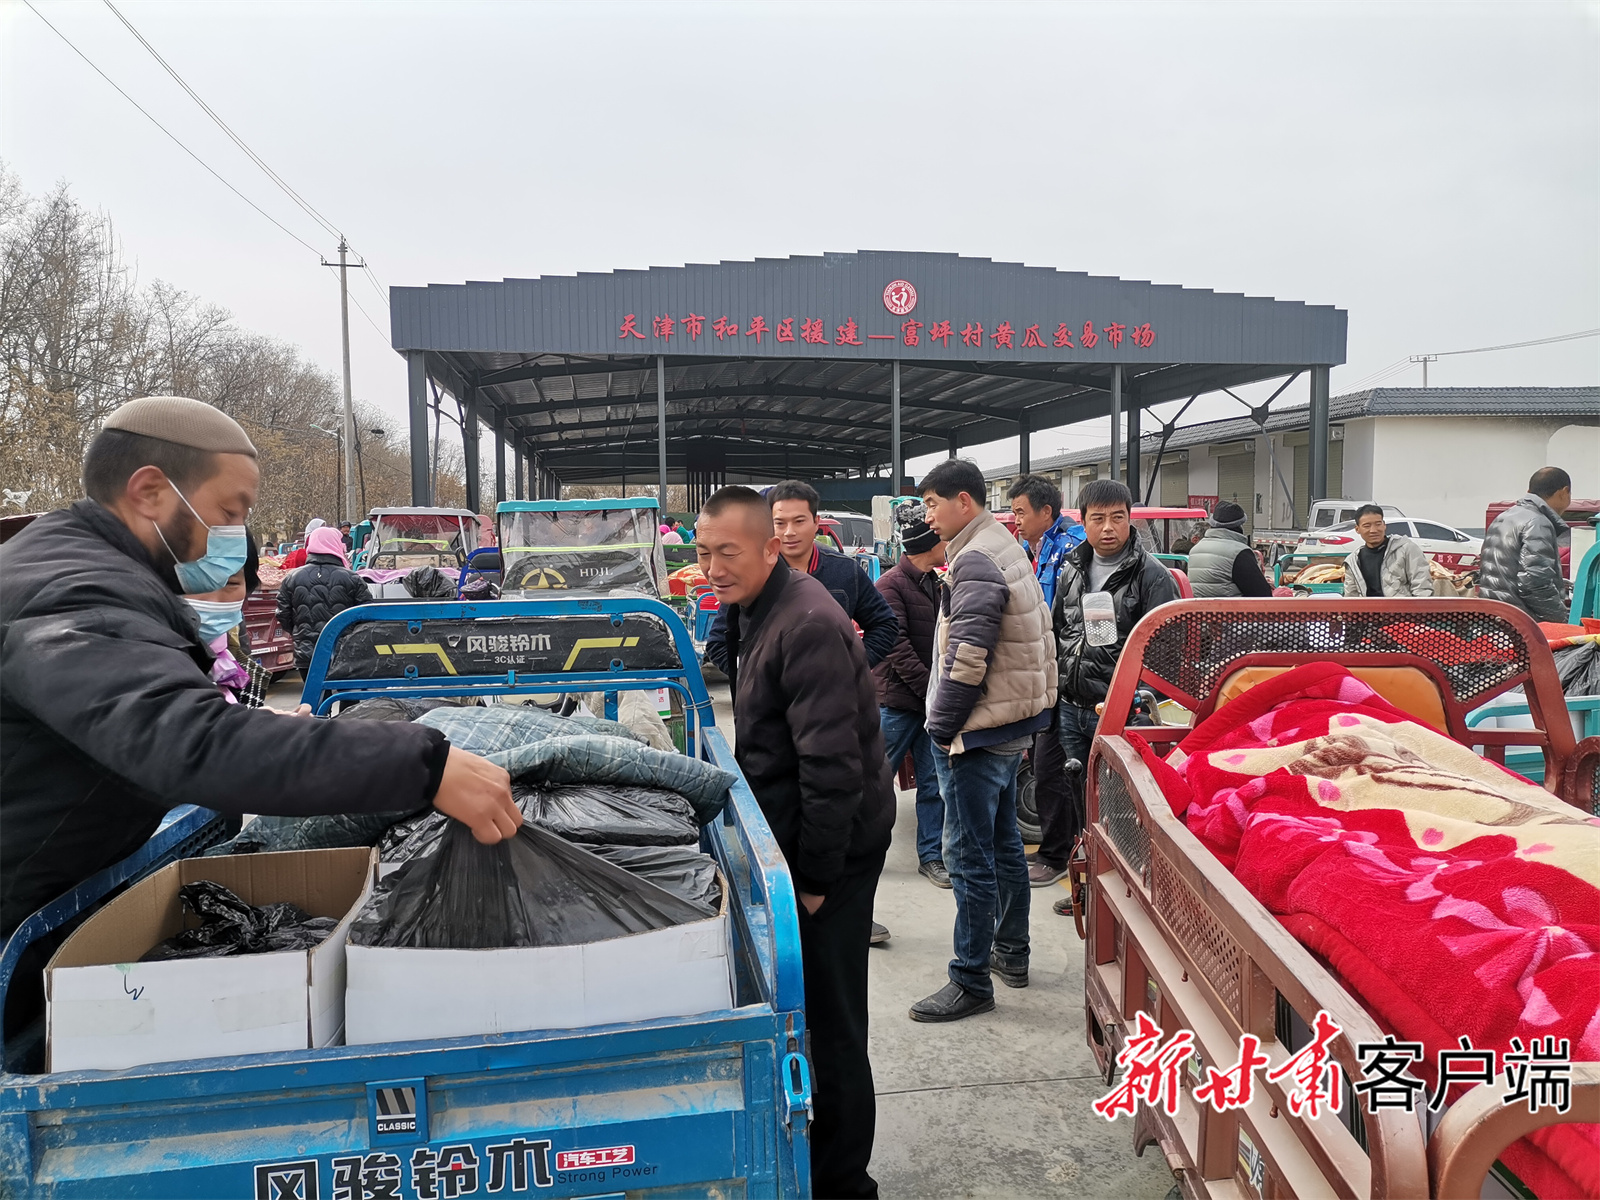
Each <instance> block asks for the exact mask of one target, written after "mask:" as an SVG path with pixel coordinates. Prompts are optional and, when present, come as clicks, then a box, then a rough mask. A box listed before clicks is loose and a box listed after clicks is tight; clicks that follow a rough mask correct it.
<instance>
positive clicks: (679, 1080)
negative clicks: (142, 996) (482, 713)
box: [0, 598, 811, 1200]
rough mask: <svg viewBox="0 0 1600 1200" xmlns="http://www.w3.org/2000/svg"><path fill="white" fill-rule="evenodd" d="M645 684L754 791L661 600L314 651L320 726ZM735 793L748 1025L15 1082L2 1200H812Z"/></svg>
mask: <svg viewBox="0 0 1600 1200" xmlns="http://www.w3.org/2000/svg"><path fill="white" fill-rule="evenodd" d="M636 689H643V690H651V691H657V690H660V689H670V690H672V691H675V692H677V693H678V694H679V695H680V696H681V697H682V698H683V701H684V708H685V711H686V715H687V718H688V728H687V739H686V744H687V746H688V752H689V753H691V754H694V755H696V756H699V757H701V758H704V759H706V760H708V761H710V762H713V763H715V764H716V765H718V766H721V767H723V768H725V769H726V770H728V771H730V772H732V773H733V774H734V775H735V776H739V771H738V766H737V764H736V763H735V761H734V757H733V752H732V749H731V747H730V746H729V743H728V741H727V739H726V738H725V737H724V736H723V734H722V732H721V731H720V730H718V729H717V728H716V727H715V724H714V719H713V715H712V709H711V702H710V698H709V696H708V695H707V693H706V689H705V683H704V681H703V679H702V678H701V675H700V671H699V668H698V665H697V664H696V660H695V656H694V652H693V648H692V646H691V645H690V642H689V637H688V633H687V631H686V630H685V629H684V627H683V624H682V622H681V621H680V620H679V619H678V618H677V617H676V616H675V615H674V614H673V613H672V611H671V610H670V609H669V608H668V607H667V606H666V605H664V604H661V603H660V602H658V601H654V600H649V599H642V598H616V599H606V598H589V599H579V598H571V599H563V600H548V601H545V600H540V601H497V602H492V603H488V604H482V605H474V604H467V603H455V602H444V603H440V602H434V603H419V604H384V605H369V606H362V607H359V608H354V609H349V610H346V611H345V612H343V613H340V614H339V615H338V616H336V617H335V618H334V619H333V620H332V621H331V622H330V623H329V626H328V628H327V630H326V631H325V632H324V634H323V636H322V638H321V640H320V641H319V643H318V649H317V653H316V655H315V658H314V660H313V663H312V666H311V669H310V672H309V677H308V679H307V681H306V687H305V692H304V695H303V699H304V700H305V701H306V702H307V703H310V704H311V705H312V706H313V708H314V709H315V710H316V712H317V713H318V714H319V716H320V715H326V714H328V713H329V712H330V711H331V710H332V708H333V706H334V705H335V704H336V703H338V702H341V701H352V700H357V699H361V698H364V697H378V696H388V697H457V698H460V697H492V696H508V695H516V696H530V695H547V694H551V693H570V692H602V693H604V694H606V696H607V703H606V708H607V709H608V710H611V711H612V712H614V711H615V697H616V694H617V693H618V692H620V691H626V690H636ZM731 793H732V794H731V798H730V800H729V802H728V804H727V807H726V809H725V810H724V811H723V813H722V815H720V816H719V817H717V818H716V819H715V820H713V821H712V823H711V824H709V825H707V826H706V827H705V828H704V830H703V831H702V848H703V849H705V850H706V851H707V852H709V853H710V854H712V856H713V857H714V858H715V860H716V862H717V865H718V868H719V870H720V871H721V873H722V876H723V878H724V879H725V880H726V883H727V897H726V905H727V910H728V915H729V918H730V920H729V925H730V931H731V941H732V946H731V951H732V965H733V976H734V979H733V988H734V1004H733V1007H731V1008H726V1009H722V1010H720V1011H714V1012H707V1013H700V1014H697V1015H693V1016H686V1017H674V1018H665V1019H659V1020H651V1021H637V1022H626V1023H621V1024H612V1025H604V1026H591V1027H587V1028H580V1029H554V1030H544V1031H533V1032H526V1033H516V1032H508V1033H503V1034H498V1035H493V1036H478V1037H457V1038H448V1039H434V1040H427V1041H409V1042H390V1043H385V1044H374V1045H362V1046H342V1045H341V1046H331V1047H328V1048H325V1049H320V1050H307V1051H290V1052H277V1053H267V1054H250V1055H241V1056H236V1057H229V1058H213V1059H199V1060H187V1061H179V1062H165V1063H157V1064H152V1065H148V1066H141V1067H134V1068H129V1069H126V1070H120V1071H80V1072H70V1073H67V1072H63V1073H57V1074H22V1073H15V1072H13V1073H7V1074H4V1075H0V1194H4V1195H7V1196H19V1197H20V1196H49V1197H77V1196H83V1197H101V1196H106V1195H110V1194H116V1195H119V1196H150V1197H158V1196H159V1197H184V1196H195V1197H202V1196H203V1197H221V1196H238V1197H259V1198H264V1200H329V1198H335V1200H361V1198H363V1197H376V1196H395V1197H405V1198H407V1200H412V1198H415V1200H437V1198H439V1197H450V1198H452V1200H454V1198H455V1197H460V1196H467V1195H482V1194H488V1193H501V1194H514V1193H523V1192H525V1193H529V1194H533V1195H539V1196H552V1197H557V1196H612V1195H622V1194H624V1193H625V1194H627V1195H630V1196H635V1195H656V1194H661V1195H667V1194H670V1195H674V1196H681V1195H707V1196H710V1195H715V1196H743V1195H750V1196H758V1195H759V1196H767V1195H773V1196H800V1195H805V1194H808V1193H809V1190H810V1158H809V1148H808V1125H809V1119H810V1106H811V1099H810V1091H811V1089H810V1075H809V1068H808V1066H807V1063H806V1059H805V1056H804V1052H803V1045H804V1034H805V1025H804V1011H803V996H804V990H803V984H802V978H801V966H800V945H799V931H798V925H797V923H796V916H795V895H794V887H793V884H792V882H791V879H790V876H789V873H788V870H787V868H786V866H785V864H784V861H783V857H782V855H781V853H780V852H779V850H778V847H777V845H776V843H775V842H774V840H773V838H772V835H771V832H770V830H769V829H768V827H767V825H766V822H765V820H764V819H763V817H762V815H761V812H760V809H759V807H758V806H757V804H756V801H755V798H754V796H753V795H752V794H751V792H750V790H749V788H748V786H747V785H746V784H745V783H744V781H743V778H742V776H739V777H738V779H737V782H736V783H735V785H734V786H733V788H732V789H731ZM212 816H213V815H212V814H207V813H205V812H204V811H203V810H191V811H189V812H186V813H184V814H182V815H181V820H179V821H178V822H176V823H175V824H174V825H172V826H171V828H169V829H167V830H164V831H163V832H162V833H160V834H158V835H157V837H156V838H153V839H152V841H151V843H150V844H149V845H147V846H146V847H145V848H144V849H143V850H142V851H141V852H140V853H139V854H138V855H136V856H134V858H133V859H130V860H127V861H126V862H124V863H121V864H118V865H117V867H115V868H112V869H111V870H110V871H108V872H105V873H102V875H103V877H96V878H95V879H93V880H90V881H88V882H87V883H86V884H84V885H81V886H80V887H79V888H77V889H75V890H74V892H72V893H70V894H69V895H68V896H66V897H63V898H61V899H60V900H58V901H56V902H54V903H53V904H52V905H50V906H47V907H46V908H45V909H43V910H41V911H40V913H39V914H36V915H35V917H33V918H30V919H29V921H28V922H26V923H25V924H24V925H23V926H22V927H20V928H19V929H18V931H17V934H16V935H15V936H14V937H13V938H12V939H11V942H10V943H8V945H7V947H6V953H5V957H4V959H3V960H0V988H9V987H10V985H11V983H12V975H13V973H14V971H15V969H16V962H17V958H18V957H19V956H20V954H21V952H22V950H23V949H24V948H25V947H26V945H27V944H28V943H29V942H32V941H34V940H35V939H37V938H40V937H42V936H44V935H45V934H47V933H49V932H50V931H52V930H55V929H57V928H58V927H61V926H64V925H66V924H67V923H69V922H71V921H72V920H74V919H75V918H77V917H79V916H81V915H82V914H84V913H86V912H88V911H89V910H90V909H91V908H92V907H93V906H94V905H95V904H96V903H97V902H98V901H99V900H100V899H102V898H103V897H104V896H106V895H107V894H108V893H110V892H111V891H112V890H113V889H114V888H116V887H118V886H120V885H121V884H122V883H125V882H129V881H131V880H135V879H137V878H139V877H141V876H143V875H145V874H147V873H148V872H149V871H151V870H154V869H156V868H159V867H161V866H163V865H165V864H166V863H167V862H170V861H172V860H173V859H175V858H178V857H181V856H183V855H184V854H186V853H194V852H195V850H194V845H195V838H196V837H197V836H199V835H200V834H201V832H202V831H203V830H204V829H205V828H206V827H207V826H208V824H210V823H212V822H210V821H208V818H211V817H212ZM174 830H176V831H177V832H176V833H174V832H173V831H174ZM180 835H181V836H180ZM185 838H187V839H189V840H188V842H187V843H185V842H184V841H183V839H185ZM203 840H204V839H203V838H201V842H202V843H203ZM135 860H137V861H135Z"/></svg>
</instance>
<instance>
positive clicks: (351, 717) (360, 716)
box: [334, 696, 452, 721]
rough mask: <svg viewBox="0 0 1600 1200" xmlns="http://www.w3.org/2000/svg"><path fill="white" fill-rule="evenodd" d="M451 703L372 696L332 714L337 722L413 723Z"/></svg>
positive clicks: (447, 701)
mask: <svg viewBox="0 0 1600 1200" xmlns="http://www.w3.org/2000/svg"><path fill="white" fill-rule="evenodd" d="M451 703H452V701H449V700H426V699H423V698H421V697H410V696H405V697H393V696H373V697H371V698H370V699H367V700H357V701H356V702H355V703H354V704H350V705H347V706H345V707H344V708H341V709H340V710H339V711H338V712H337V713H335V714H334V719H335V720H338V721H415V720H416V719H417V718H418V717H420V716H421V715H422V714H423V713H425V712H432V711H433V710H434V709H436V708H445V707H447V706H449V705H450V704H451Z"/></svg>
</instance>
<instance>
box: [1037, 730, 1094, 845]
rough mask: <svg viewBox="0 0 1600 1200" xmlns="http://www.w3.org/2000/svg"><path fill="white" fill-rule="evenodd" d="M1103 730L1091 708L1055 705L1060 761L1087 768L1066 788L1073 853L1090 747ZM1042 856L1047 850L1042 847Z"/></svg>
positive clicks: (1082, 814) (1080, 828)
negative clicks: (1071, 762)
mask: <svg viewBox="0 0 1600 1200" xmlns="http://www.w3.org/2000/svg"><path fill="white" fill-rule="evenodd" d="M1099 727H1100V717H1099V714H1098V713H1096V712H1095V711H1094V709H1092V708H1079V707H1078V706H1077V705H1076V704H1073V703H1071V702H1070V701H1067V700H1063V701H1061V702H1060V703H1059V704H1057V705H1056V737H1057V739H1058V741H1059V742H1060V745H1061V761H1062V763H1063V765H1064V764H1065V763H1066V761H1067V759H1069V758H1075V759H1077V760H1078V761H1079V762H1081V763H1082V764H1083V766H1084V770H1083V772H1081V773H1080V774H1079V775H1078V777H1077V778H1076V779H1074V780H1072V781H1071V782H1070V783H1069V784H1068V786H1067V793H1068V794H1067V808H1068V816H1067V822H1066V824H1067V829H1068V833H1067V837H1068V843H1067V845H1068V847H1069V851H1068V852H1069V853H1070V846H1071V843H1072V841H1074V840H1076V839H1077V836H1078V835H1079V834H1080V833H1082V832H1083V824H1084V820H1085V810H1084V799H1083V789H1084V781H1085V780H1086V779H1087V778H1088V767H1089V747H1090V746H1092V745H1094V732H1095V730H1096V729H1098V728H1099ZM1040 853H1041V854H1043V853H1044V850H1043V848H1042V847H1041V848H1040ZM1066 863H1067V856H1066V854H1063V855H1062V856H1061V865H1062V866H1066Z"/></svg>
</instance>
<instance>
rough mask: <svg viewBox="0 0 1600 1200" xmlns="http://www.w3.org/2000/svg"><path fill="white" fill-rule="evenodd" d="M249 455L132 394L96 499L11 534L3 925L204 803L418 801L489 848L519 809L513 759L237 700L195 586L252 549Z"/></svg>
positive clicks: (246, 447)
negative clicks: (504, 761) (172, 815)
mask: <svg viewBox="0 0 1600 1200" xmlns="http://www.w3.org/2000/svg"><path fill="white" fill-rule="evenodd" d="M259 480H260V474H259V471H258V469H257V466H256V451H255V447H254V446H253V445H251V443H250V439H249V438H248V437H247V436H246V435H245V432H244V430H243V429H241V428H240V427H239V425H238V424H237V423H236V422H235V421H234V420H233V419H232V418H231V417H228V416H225V415H224V414H222V413H220V412H218V411H217V410H216V409H214V408H212V407H211V406H210V405H207V404H202V403H200V402H199V401H198V400H187V399H183V398H180V397H172V396H163V397H154V398H149V399H144V400H134V401H130V402H129V403H127V404H125V405H123V406H122V407H121V408H119V409H118V410H117V411H116V412H114V413H113V414H112V415H111V417H110V418H109V419H108V420H107V421H106V425H105V428H104V430H102V432H101V433H99V434H98V435H97V436H96V437H95V439H94V441H93V442H91V443H90V445H89V450H88V453H87V455H86V456H85V458H84V487H85V490H86V491H87V492H88V494H89V499H87V500H80V501H78V502H77V503H75V504H73V505H71V506H70V507H69V508H65V509H62V510H60V511H57V512H53V513H49V514H47V515H45V516H43V517H40V518H39V519H38V520H36V521H34V522H33V523H32V524H31V525H29V526H28V527H27V528H26V529H24V530H23V531H22V532H21V533H19V534H18V535H17V536H16V537H14V538H12V540H11V541H9V542H7V543H6V544H5V546H4V547H0V574H3V576H4V579H5V588H4V591H3V593H0V826H3V829H4V837H3V840H0V938H4V937H5V936H8V935H9V934H10V933H11V931H12V930H14V929H15V928H16V927H17V925H18V924H19V923H21V921H22V920H23V919H24V918H25V917H27V916H28V915H29V914H30V913H32V912H33V911H35V910H36V909H38V908H39V907H40V906H41V905H43V904H45V903H46V902H47V901H49V900H51V899H53V898H54V897H56V896H57V895H59V894H60V893H62V892H64V891H66V890H67V889H68V888H70V887H72V886H74V885H75V884H77V883H80V882H82V881H83V880H84V879H86V878H88V877H89V876H90V875H93V874H94V873H95V872H97V871H99V870H101V869H102V868H104V867H106V866H109V865H110V864H111V863H113V862H116V861H117V860H118V859H120V858H124V857H126V856H127V855H128V854H130V853H132V852H133V851H134V850H136V849H137V848H138V847H139V846H140V845H141V844H142V843H143V842H144V841H145V840H146V839H147V838H148V837H149V836H150V835H151V833H153V832H154V831H155V829H156V826H157V825H158V824H159V823H160V821H161V817H162V814H164V813H165V812H166V811H167V809H169V808H171V807H173V806H174V805H179V804H197V805H200V806H201V807H204V808H212V809H217V810H218V811H221V812H224V813H231V814H244V813H266V814H273V815H282V816H302V815H310V814H316V813H344V812H384V811H399V810H404V809H407V808H422V807H425V806H426V805H427V804H428V803H429V802H430V801H431V802H432V803H433V805H434V807H435V808H437V809H439V810H440V811H441V812H444V813H447V814H448V815H450V816H452V817H455V818H456V819H458V820H460V821H463V822H464V823H466V824H468V825H470V826H471V827H472V831H473V834H474V835H475V836H476V837H477V838H478V840H479V841H482V842H497V841H499V840H500V839H501V838H502V837H510V836H511V835H512V834H513V833H515V832H516V830H517V828H518V827H519V826H520V825H521V823H522V816H521V813H520V811H519V810H518V809H517V807H516V805H515V803H514V802H513V801H512V799H511V788H510V781H509V779H508V778H507V776H506V773H505V771H504V770H502V769H501V768H499V767H497V766H494V765H493V764H491V763H489V762H487V761H485V760H484V759H482V758H479V757H477V756H475V755H471V754H467V753H465V752H464V751H461V750H456V749H452V748H451V746H450V744H449V742H448V741H446V740H445V739H444V737H443V736H442V735H441V734H439V733H438V731H436V730H432V729H428V728H427V727H425V726H421V725H408V724H398V723H395V724H391V723H388V722H380V721H359V722H345V721H313V720H304V719H301V720H297V719H294V718H293V717H291V716H286V715H284V714H281V713H276V712H272V711H270V710H266V709H253V708H246V707H244V706H242V705H237V704H229V703H228V702H227V701H226V700H225V699H224V698H223V695H222V693H221V692H220V691H218V690H217V687H216V685H215V684H214V683H212V681H211V678H210V675H209V674H208V672H209V670H210V667H211V654H210V652H209V651H208V650H207V649H206V648H205V646H204V645H202V644H201V642H200V635H199V626H198V623H197V621H196V618H195V615H194V610H193V609H192V608H190V606H189V605H187V604H185V603H184V600H183V595H184V593H185V592H187V593H190V594H194V593H201V592H205V591H208V590H211V589H212V588H214V587H216V586H218V585H219V584H220V583H221V582H224V581H226V580H227V579H228V578H229V576H231V575H232V574H233V572H234V571H236V570H238V568H239V566H240V565H241V564H242V563H243V561H244V555H245V541H244V537H245V534H244V523H245V519H246V518H247V517H248V515H249V512H250V509H251V507H252V506H253V505H254V504H255V501H256V491H257V488H258V486H259Z"/></svg>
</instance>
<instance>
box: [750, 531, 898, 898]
mask: <svg viewBox="0 0 1600 1200" xmlns="http://www.w3.org/2000/svg"><path fill="white" fill-rule="evenodd" d="M723 611H724V613H725V614H726V616H727V641H726V645H727V649H728V652H729V661H730V662H731V663H732V664H733V670H732V671H731V672H730V675H731V676H732V682H733V724H734V730H735V733H736V736H737V751H736V754H735V757H737V758H738V760H739V767H740V769H741V770H743V771H744V776H745V779H746V780H747V781H748V782H749V784H750V790H751V791H752V792H754V793H755V797H756V800H757V801H758V802H759V803H760V805H761V811H762V812H763V813H764V814H766V818H767V823H768V824H770V825H771V826H772V832H773V835H774V836H775V837H776V838H777V840H778V845H779V847H780V848H781V849H782V850H783V856H784V858H785V859H787V860H788V863H789V870H790V871H791V872H792V873H793V875H794V881H795V887H797V888H798V889H799V890H800V891H802V892H806V893H809V894H811V895H814V896H826V895H827V893H828V887H829V885H830V884H832V883H833V881H834V880H836V879H838V878H840V877H841V876H844V875H849V874H853V873H855V872H857V871H861V870H866V869H869V868H871V867H872V866H874V865H875V864H877V863H881V861H882V858H883V854H884V851H885V850H887V849H888V847H889V830H890V829H891V828H892V827H893V825H894V788H893V784H892V783H891V781H890V769H889V763H888V761H887V759H886V758H885V757H884V751H883V732H882V730H881V729H880V728H879V725H878V697H877V690H876V688H875V687H874V685H873V680H872V673H871V671H870V670H869V669H868V668H867V655H866V651H865V650H864V649H863V648H862V646H861V639H860V638H858V637H857V636H856V631H855V630H854V629H853V628H852V627H851V624H850V618H849V617H848V616H846V615H845V613H844V610H843V609H841V608H840V607H839V605H838V604H837V603H835V602H834V599H833V597H832V596H831V595H830V594H829V592H828V589H827V588H825V587H824V586H823V585H822V584H821V583H820V582H819V581H818V580H816V579H814V578H812V577H811V576H810V575H806V574H802V573H800V572H797V571H792V570H790V569H789V566H788V564H787V563H785V562H784V561H783V559H781V558H780V559H779V560H778V563H777V565H776V566H775V567H773V569H772V574H771V576H769V577H768V579H767V584H766V587H765V588H763V589H762V591H761V595H760V596H759V597H757V599H756V601H755V603H754V604H752V605H751V606H750V608H749V611H748V612H746V611H742V610H741V609H740V606H738V605H729V606H728V607H727V608H725V609H724V610H723Z"/></svg>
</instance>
